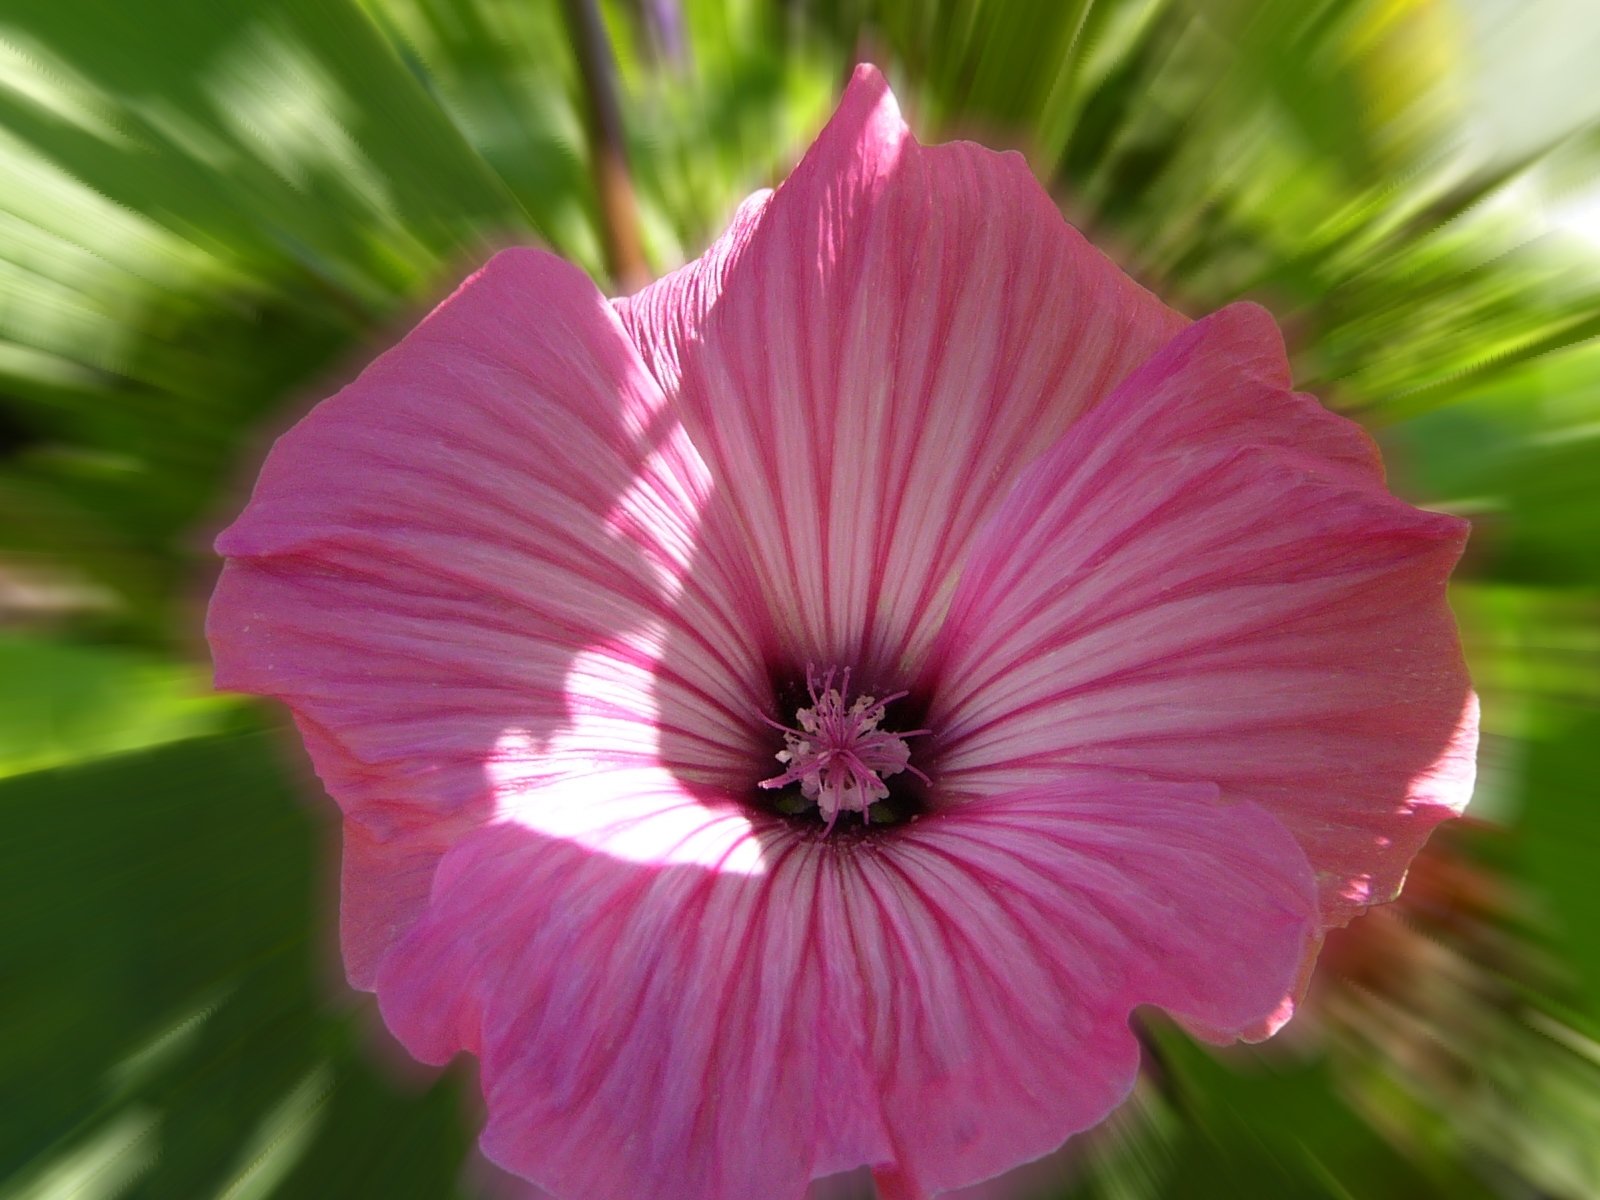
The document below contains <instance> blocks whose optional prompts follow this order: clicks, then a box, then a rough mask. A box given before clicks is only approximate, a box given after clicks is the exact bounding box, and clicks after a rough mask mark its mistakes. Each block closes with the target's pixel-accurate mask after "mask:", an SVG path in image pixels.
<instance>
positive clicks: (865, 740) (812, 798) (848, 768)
mask: <svg viewBox="0 0 1600 1200" xmlns="http://www.w3.org/2000/svg"><path fill="white" fill-rule="evenodd" d="M835 675H840V676H841V678H840V679H839V686H838V687H835V686H834V678H835ZM806 690H807V691H808V692H809V693H810V695H811V704H810V707H808V708H802V709H800V710H798V711H797V712H796V713H795V721H796V725H795V726H788V725H780V724H779V723H778V722H776V721H773V720H771V719H770V718H765V717H764V718H763V720H766V722H767V724H769V725H771V726H772V727H773V728H774V729H777V730H780V731H781V732H782V733H783V749H782V750H780V751H778V755H777V758H778V761H779V762H780V763H782V764H783V765H784V771H783V773H782V774H781V775H775V776H773V777H772V778H771V779H763V780H762V781H761V786H762V787H764V788H781V787H786V786H788V785H789V784H791V783H798V784H799V785H800V796H801V797H802V798H803V799H804V801H806V802H809V804H811V805H815V806H816V808H817V810H818V811H819V812H820V813H821V816H822V819H823V821H824V822H825V824H826V832H832V830H833V826H834V823H835V822H836V821H838V819H839V816H840V814H841V813H858V814H860V817H861V820H862V821H863V822H864V823H867V824H870V823H871V821H872V806H873V805H874V804H877V803H878V802H879V801H881V800H884V799H886V798H887V797H888V795H889V789H888V787H887V786H885V784H884V782H883V781H884V779H885V778H887V777H888V776H891V775H897V774H899V773H900V772H901V771H910V772H911V773H912V774H914V775H917V776H918V777H920V778H921V779H922V780H923V782H927V779H928V777H927V776H926V775H924V774H923V773H922V772H921V771H919V770H917V768H916V767H913V766H912V765H911V761H910V760H911V748H910V747H909V746H908V745H906V739H907V738H911V737H916V736H918V735H919V734H924V733H927V732H928V731H927V730H926V729H911V730H906V731H904V732H898V733H896V732H891V731H889V730H886V729H880V728H879V723H880V722H881V721H882V720H883V719H884V716H885V712H886V708H887V706H888V705H889V704H891V703H892V702H894V701H895V700H898V699H900V697H902V696H904V695H905V694H906V693H905V692H895V693H893V694H891V695H888V696H884V697H883V698H882V699H878V698H877V697H875V696H868V695H862V696H856V697H854V698H852V697H851V695H850V671H849V670H848V669H846V670H844V671H843V672H836V671H835V670H832V669H830V670H829V671H828V672H827V673H826V674H825V675H823V676H821V678H820V679H819V678H818V676H817V674H816V673H815V672H814V671H813V670H812V669H811V668H810V667H807V668H806Z"/></svg>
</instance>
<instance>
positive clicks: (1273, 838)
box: [377, 775, 1315, 1200]
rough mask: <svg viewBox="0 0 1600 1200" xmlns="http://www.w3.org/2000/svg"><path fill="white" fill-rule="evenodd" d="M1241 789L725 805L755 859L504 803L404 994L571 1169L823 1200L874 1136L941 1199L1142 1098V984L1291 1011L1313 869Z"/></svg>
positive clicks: (448, 892) (511, 1115) (1254, 1015)
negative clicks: (633, 838)
mask: <svg viewBox="0 0 1600 1200" xmlns="http://www.w3.org/2000/svg"><path fill="white" fill-rule="evenodd" d="M613 782H614V781H611V780H609V779H607V778H604V777H603V778H601V779H598V780H596V781H595V784H594V787H595V790H597V791H605V790H608V789H610V788H611V787H612V785H613ZM628 786H630V787H631V786H632V785H631V784H630V785H628ZM1214 797H1215V789H1214V788H1209V787H1200V786H1194V785H1188V786H1181V785H1170V784H1155V783H1150V782H1141V781H1134V780H1129V779H1124V778H1115V777H1111V776H1105V775H1102V776H1098V777H1095V778H1080V779H1074V780H1068V781H1065V782H1062V783H1059V784H1058V785H1057V786H1056V787H1054V788H1053V789H1052V790H1051V791H1049V792H1041V793H1037V794H1024V795H1018V796H1008V797H1003V798H997V799H995V800H992V801H979V802H975V803H973V804H971V805H968V806H966V807H964V808H962V809H960V810H959V811H956V812H950V813H943V814H938V815H936V816H932V817H929V818H927V819H925V820H924V821H922V822H920V823H918V824H917V825H915V826H910V827H907V828H906V829H905V830H903V831H902V836H897V837H894V838H893V839H892V840H887V839H886V840H883V841H877V842H856V843H852V842H850V841H848V840H845V839H842V838H836V839H815V838H802V837H797V836H795V835H794V834H793V833H791V832H788V831H786V830H783V829H782V828H780V827H776V826H772V827H765V828H764V827H762V826H760V825H759V824H758V825H753V826H749V827H747V830H746V832H745V834H744V840H741V839H740V838H738V837H728V836H726V833H725V832H723V833H718V832H716V831H714V830H711V829H709V828H708V830H707V835H706V836H707V839H708V844H709V843H711V842H717V841H719V840H720V841H721V842H722V844H723V845H724V847H725V848H726V849H727V850H728V851H729V852H730V853H737V854H740V855H744V856H745V862H744V865H743V866H741V867H740V868H739V869H725V867H724V865H723V863H722V862H720V861H718V860H716V859H714V858H712V857H709V856H702V857H701V859H700V861H699V862H691V861H689V859H688V858H687V857H682V858H680V860H679V861H678V862H676V863H673V864H662V863H644V862H640V861H637V860H635V859H633V858H631V857H626V856H625V857H617V856H614V855H612V854H609V853H605V852H603V851H601V850H600V849H598V848H596V847H595V846H589V847H582V846H579V845H577V844H575V843H574V842H572V841H570V840H567V839H560V838H558V839H550V838H548V837H546V836H545V835H544V834H543V833H541V832H540V831H538V830H534V829H531V828H529V827H527V826H526V825H520V824H515V823H512V822H507V821H502V822H499V823H496V824H493V825H490V826H486V827H484V828H483V829H480V830H479V831H477V832H475V833H473V834H471V835H470V836H468V837H467V838H465V839H463V840H462V841H460V842H459V843H458V844H457V845H456V846H455V847H454V848H453V849H452V850H451V851H450V853H449V855H448V856H447V858H446V860H445V862H444V864H443V865H442V866H441V868H440V871H439V882H438V886H437V888H436V893H435V900H434V903H433V905H432V906H431V907H430V909H429V911H428V913H427V914H426V916H424V917H423V919H422V920H420V921H419V922H418V923H417V924H416V925H415V926H414V927H413V928H412V930H411V931H410V932H409V933H408V934H407V935H406V937H405V939H404V941H403V942H402V943H401V944H400V945H399V946H398V947H397V949H396V950H395V951H394V952H393V953H392V954H391V955H390V956H389V958H388V959H387V960H386V961H385V963H384V965H383V968H382V970H381V972H380V975H379V979H378V989H377V990H378V996H379V1002H380V1004H381V1005H382V1008H383V1012H384V1016H385V1019H386V1021H387V1022H388V1024H389V1026H390V1028H391V1029H393V1030H394V1031H395V1032H396V1034H397V1035H398V1036H399V1037H400V1038H401V1039H402V1041H404V1042H405V1044H406V1045H407V1047H408V1048H409V1049H410V1050H411V1051H412V1053H414V1054H416V1055H417V1056H418V1057H420V1058H422V1059H424V1060H425V1061H430V1062H443V1061H445V1060H446V1059H448V1058H449V1057H450V1055H452V1054H453V1053H455V1052H456V1051H457V1050H460V1049H466V1050H469V1051H471V1052H472V1053H475V1054H477V1055H479V1056H480V1058H481V1059H482V1063H483V1070H482V1078H483V1085H484V1088H485V1095H486V1098H487V1101H488V1108H489V1125H488V1129H487V1131H486V1133H485V1136H484V1147H485V1150H486V1152H487V1153H488V1154H489V1155H490V1156H491V1157H492V1158H494V1159H495V1160H496V1161H498V1162H500V1163H502V1164H503V1165H505V1166H507V1167H508V1168H510V1169H512V1170H515V1171H517V1172H518V1173H520V1174H523V1175H525V1176H527V1177H528V1178H530V1179H533V1180H535V1181H536V1182H538V1183H539V1184H541V1185H542V1186H544V1187H547V1188H549V1189H550V1190H551V1191H553V1192H554V1193H556V1194H558V1195H583V1196H589V1197H595V1198H596V1200H622V1198H623V1197H632V1196H638V1195H649V1196H652V1197H660V1198H663V1200H674V1198H678V1197H682V1198H684V1200H688V1198H691V1197H692V1198H694V1200H743V1198H744V1197H748V1196H763V1197H773V1198H774V1200H785V1198H791V1200H798V1198H799V1197H800V1196H802V1195H803V1194H804V1192H805V1189H806V1185H807V1183H808V1181H809V1180H811V1179H813V1178H816V1177H820V1176H824V1175H830V1174H833V1173H836V1172H839V1171H842V1170H846V1169H849V1168H851V1167H852V1166H856V1165H859V1164H863V1163H866V1164H871V1165H874V1166H876V1167H878V1168H879V1169H880V1172H881V1173H882V1174H883V1175H884V1176H885V1178H889V1177H890V1176H894V1177H897V1178H898V1179H899V1180H900V1184H899V1186H901V1188H902V1192H903V1194H905V1195H916V1194H927V1193H929V1192H932V1191H935V1190H941V1189H944V1188H948V1187H954V1186H958V1185H961V1184H965V1183H970V1182H973V1181H975V1180H977V1179H980V1178H983V1177H985V1176H988V1175H992V1174H995V1173H997V1172H999V1171H1001V1170H1004V1169H1006V1168H1008V1167H1010V1166H1013V1165H1015V1164H1016V1163H1018V1162H1020V1161H1023V1160H1025V1159H1028V1158H1032V1157H1036V1156H1038V1155H1040V1154H1043V1153H1045V1152H1047V1151H1048V1150H1050V1149H1052V1148H1053V1147H1055V1146H1056V1145H1058V1144H1059V1143H1060V1142H1061V1141H1062V1140H1064V1139H1065V1138H1066V1137H1067V1136H1069V1135H1070V1134H1071V1133H1073V1132H1075V1131H1077V1130H1079V1129H1082V1128H1085V1127H1087V1126H1089V1125H1091V1124H1093V1123H1095V1122H1096V1121H1098V1120H1099V1119H1100V1118H1101V1117H1103V1116H1104V1115H1105V1114H1106V1112H1108V1111H1109V1110H1110V1109H1111V1108H1112V1107H1114V1106H1115V1105H1116V1104H1117V1103H1119V1102H1120V1101H1121V1100H1122V1099H1123V1098H1124V1097H1125V1095H1126V1093H1127V1091H1128V1089H1129V1088H1130V1087H1131V1086H1132V1083H1133V1079H1134V1075H1135V1072H1136V1070H1137V1063H1138V1051H1137V1046H1136V1043H1135V1040H1134V1037H1133V1035H1132V1033H1131V1032H1130V1031H1129V1028H1128V1023H1127V1022H1128V1015H1129V1013H1130V1011H1131V1010H1132V1009H1133V1008H1135V1007H1136V1006H1138V1005H1141V1004H1147V1003H1148V1004H1159V1005H1162V1006H1164V1007H1167V1008H1169V1009H1171V1010H1172V1011H1174V1012H1176V1013H1178V1014H1181V1015H1183V1016H1185V1017H1188V1018H1191V1019H1193V1020H1196V1021H1198V1022H1201V1023H1204V1024H1206V1025H1207V1026H1209V1027H1216V1028H1220V1029H1233V1028H1241V1027H1244V1026H1246V1025H1248V1024H1250V1023H1251V1022H1254V1021H1257V1020H1260V1019H1261V1018H1262V1017H1263V1015H1264V1014H1265V1013H1267V1012H1268V1011H1270V1010H1271V1008H1272V1006H1273V1005H1274V1004H1275V1003H1276V1001H1277V998H1278V997H1279V996H1280V995H1281V994H1282V992H1283V991H1284V990H1285V988H1286V987H1287V986H1288V984H1289V982H1290V980H1291V979H1292V977H1293V974H1294V970H1295V966H1296V963H1297V962H1298V961H1299V959H1300V957H1301V954H1302V950H1303V945H1304V942H1305V940H1306V938H1307V937H1308V936H1310V934H1311V933H1312V931H1313V930H1314V927H1315V894H1314V888H1313V885H1312V881H1311V877H1310V870H1309V867H1308V866H1307V864H1306V862H1305V859H1304V856H1303V855H1302V854H1301V853H1300V851H1299V849H1298V848H1297V846H1296V845H1295V843H1294V841H1293V839H1292V838H1291V837H1289V835H1288V834H1287V833H1286V832H1285V831H1284V830H1283V829H1282V828H1281V827H1280V826H1278V825H1277V823H1276V822H1275V821H1273V820H1272V819H1271V818H1270V817H1268V816H1266V814H1264V813H1262V812H1260V811H1259V810H1257V809H1255V808H1253V807H1251V806H1248V805H1239V806H1222V805H1218V804H1216V803H1215V802H1214ZM532 799H533V798H530V800H532ZM528 807H529V811H537V810H538V809H539V807H540V805H539V804H538V803H537V802H536V801H535V802H532V803H530V805H529V806H528ZM685 811H689V810H688V809H687V808H685ZM700 811H701V812H702V814H705V813H706V810H704V809H701V810H700ZM704 819H705V820H706V821H707V822H708V824H709V823H711V822H714V821H715V820H716V819H717V818H715V817H714V816H712V815H705V816H704ZM731 819H732V818H724V820H731ZM752 844H753V845H754V846H755V847H756V848H757V850H758V851H759V866H758V868H757V869H751V866H750V862H749V860H748V849H749V847H750V845H752ZM485 913H491V914H493V919H490V920H485V919H484V914H485Z"/></svg>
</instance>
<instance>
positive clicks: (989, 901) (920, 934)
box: [849, 775, 1316, 1196]
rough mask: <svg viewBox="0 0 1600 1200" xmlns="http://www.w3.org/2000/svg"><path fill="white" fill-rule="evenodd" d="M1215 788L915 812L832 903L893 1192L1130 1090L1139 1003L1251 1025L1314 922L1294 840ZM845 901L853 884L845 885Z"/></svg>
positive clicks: (1071, 781)
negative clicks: (901, 838) (865, 1031)
mask: <svg viewBox="0 0 1600 1200" xmlns="http://www.w3.org/2000/svg"><path fill="white" fill-rule="evenodd" d="M1215 795H1216V791H1215V789H1214V788H1211V787H1208V786H1203V785H1193V784H1190V785H1179V784H1169V783H1152V782H1147V781H1137V780H1135V779H1133V778H1131V777H1127V776H1124V777H1120V778H1119V777H1117V776H1115V775H1107V776H1103V777H1092V776H1091V777H1087V778H1077V777H1073V776H1071V775H1068V776H1065V777H1060V778H1058V780H1057V781H1055V782H1053V783H1052V784H1050V785H1046V786H1044V787H1040V788H1035V789H1029V790H1026V791H1021V792H1017V793H1013V794H1010V795H1005V796H997V797H993V798H986V799H983V800H975V801H973V802H971V803H969V804H968V805H965V806H963V807H961V808H959V809H955V810H951V811H948V812H945V813H942V814H938V815H935V816H930V817H926V818H924V819H923V820H922V821H921V822H919V823H918V824H917V826H915V828H914V829H913V831H912V832H911V833H909V834H908V836H907V837H906V839H905V844H904V845H903V846H902V845H901V844H899V843H897V844H896V846H895V852H894V853H893V854H884V855H878V856H874V857H872V858H869V859H867V860H866V861H864V862H863V863H862V865H861V868H860V880H861V884H862V887H861V889H860V890H859V891H858V893H857V894H855V895H852V896H851V897H849V899H850V901H851V903H852V912H853V914H854V915H855V917H856V919H855V920H854V921H853V923H852V927H853V928H855V929H856V930H857V931H858V932H857V937H858V939H859V940H860V944H861V946H862V949H861V950H860V952H859V958H860V962H861V971H862V977H863V981H864V986H865V988H866V991H867V993H868V995H869V996H870V997H871V998H872V1001H873V1002H874V1003H875V1004H876V1005H877V1006H878V1007H877V1008H876V1009H875V1011H874V1013H873V1016H874V1018H875V1026H874V1029H875V1037H874V1042H873V1048H874V1053H875V1060H874V1065H875V1069H876V1072H877V1084H878V1087H879V1090H880V1094H881V1095H882V1096H883V1098H884V1108H885V1114H886V1121H887V1123H888V1125H889V1128H890V1132H891V1135H892V1137H893V1138H894V1140H895V1143H896V1148H897V1152H896V1159H897V1161H896V1162H895V1163H894V1164H893V1171H892V1173H893V1174H894V1175H896V1176H898V1185H899V1186H900V1188H901V1190H902V1192H903V1193H904V1194H906V1195H908V1196H909V1195H919V1194H928V1193H932V1192H938V1191H943V1190H946V1189H949V1188H953V1187H957V1186H961V1185H965V1184H969V1183H973V1182H976V1181H978V1180H980V1179H984V1178H987V1177H990V1176H993V1175H996V1174H999V1173H1000V1172H1002V1171H1004V1170H1007V1169H1009V1168H1011V1167H1014V1166H1016V1165H1018V1164H1019V1163H1021V1162H1025V1161H1029V1160H1032V1159H1035V1158H1038V1157H1039V1156H1041V1155H1043V1154H1045V1153H1047V1152H1049V1151H1050V1150H1053V1149H1055V1148H1056V1147H1057V1146H1059V1145H1060V1144H1061V1143H1062V1142H1063V1141H1064V1140H1065V1139H1066V1138H1067V1137H1068V1136H1069V1135H1071V1134H1073V1133H1076V1132H1078V1131H1080V1130H1083V1129H1087V1128H1089V1127H1090V1126H1092V1125H1094V1124H1097V1123H1098V1122H1099V1121H1100V1120H1102V1119H1103V1118H1104V1117H1105V1116H1106V1115H1107V1114H1108V1113H1109V1112H1110V1111H1111V1110H1112V1109H1113V1108H1114V1107H1116V1106H1117V1105H1118V1104H1120V1103H1121V1102H1122V1101H1123V1100H1124V1099H1125V1098H1126V1097H1127V1095H1128V1093H1129V1091H1130V1090H1131V1089H1132V1087H1133V1083H1134V1079H1135V1076H1136V1074H1137V1071H1138V1062H1139V1052H1138V1047H1137V1044H1136V1040H1135V1038H1134V1036H1133V1034H1132V1032H1131V1031H1130V1029H1129V1027H1128V1015H1129V1013H1130V1012H1131V1011H1132V1010H1133V1009H1134V1008H1136V1007H1138V1006H1140V1005H1144V1004H1150V1005H1155V1006H1158V1007H1160V1008H1163V1009H1165V1010H1167V1011H1168V1012H1170V1013H1172V1014H1173V1015H1174V1016H1177V1017H1179V1018H1181V1019H1183V1020H1184V1021H1186V1022H1188V1023H1192V1024H1194V1025H1197V1026H1200V1027H1204V1028H1206V1029H1208V1030H1214V1031H1218V1032H1223V1033H1232V1032H1235V1031H1242V1030H1245V1029H1248V1028H1251V1027H1252V1026H1254V1025H1255V1024H1257V1023H1258V1022H1260V1021H1261V1020H1262V1019H1264V1017H1265V1016H1266V1015H1267V1014H1268V1013H1270V1012H1271V1011H1272V1010H1273V1009H1274V1007H1275V1006H1276V1005H1277V1003H1278V1001H1279V999H1280V997H1281V996H1282V995H1283V993H1284V991H1285V990H1286V989H1287V987H1288V986H1289V984H1290V983H1291V982H1292V980H1293V978H1294V974H1295V971H1296V968H1297V965H1298V963H1299V962H1300V961H1301V959H1302V958H1303V956H1304V953H1305V946H1306V943H1307V940H1308V938H1310V937H1311V936H1313V934H1314V931H1315V928H1316V893H1315V885H1314V882H1313V880H1312V876H1311V870H1310V867H1309V865H1308V864H1307V862H1306V860H1305V856H1304V855H1303V854H1302V853H1301V851H1300V850H1299V848H1298V846H1297V845H1296V844H1295V842H1294V839H1293V838H1292V837H1291V836H1290V835H1289V834H1288V832H1287V831H1285V830H1284V829H1283V828H1282V826H1281V825H1280V824H1278V822H1277V821H1275V820H1274V819H1273V818H1271V817H1270V816H1268V815H1267V814H1266V813H1264V812H1262V811H1261V810H1259V809H1257V808H1255V807H1254V806H1252V805H1248V804H1241V805H1231V806H1227V805H1219V804H1217V803H1215V799H1214V798H1215ZM863 893H864V895H863Z"/></svg>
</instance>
